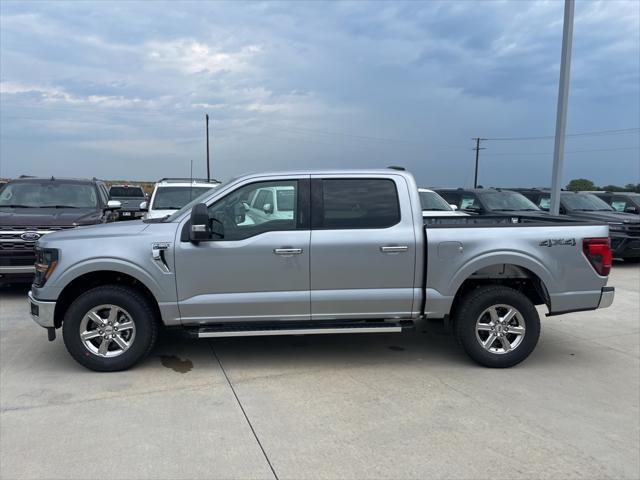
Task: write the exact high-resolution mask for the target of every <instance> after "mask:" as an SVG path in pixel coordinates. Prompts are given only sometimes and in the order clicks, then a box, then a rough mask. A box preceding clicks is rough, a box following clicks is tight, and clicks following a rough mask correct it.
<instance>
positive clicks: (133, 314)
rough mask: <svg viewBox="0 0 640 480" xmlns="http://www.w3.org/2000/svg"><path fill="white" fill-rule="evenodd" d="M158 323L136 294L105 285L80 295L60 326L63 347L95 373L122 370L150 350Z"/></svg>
mask: <svg viewBox="0 0 640 480" xmlns="http://www.w3.org/2000/svg"><path fill="white" fill-rule="evenodd" d="M157 331H158V329H157V324H156V320H155V318H154V313H153V309H152V307H151V305H150V304H149V302H148V300H147V299H146V298H145V297H144V296H142V295H140V294H139V293H138V292H137V291H135V290H133V289H130V288H126V287H121V286H118V285H106V286H101V287H97V288H94V289H91V290H89V291H87V292H85V293H83V294H82V295H80V296H79V297H78V298H77V299H76V300H75V301H74V302H73V303H72V304H71V306H70V307H69V309H68V310H67V312H66V314H65V317H64V321H63V323H62V336H63V338H64V344H65V346H66V347H67V350H68V351H69V353H70V354H71V356H72V357H73V358H74V359H75V360H76V361H77V362H78V363H80V364H81V365H83V366H85V367H87V368H89V369H91V370H96V371H102V372H109V371H117V370H125V369H127V368H130V367H131V366H133V365H135V364H136V363H137V362H139V361H140V360H142V359H143V358H144V357H145V356H146V355H147V354H148V353H149V352H150V351H151V349H152V348H153V345H154V343H155V340H156V337H157Z"/></svg>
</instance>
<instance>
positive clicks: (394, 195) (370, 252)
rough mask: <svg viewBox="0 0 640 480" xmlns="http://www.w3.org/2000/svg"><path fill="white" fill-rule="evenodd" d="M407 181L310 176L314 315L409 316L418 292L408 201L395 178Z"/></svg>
mask: <svg viewBox="0 0 640 480" xmlns="http://www.w3.org/2000/svg"><path fill="white" fill-rule="evenodd" d="M404 181H405V180H404V178H403V177H400V176H399V177H397V178H395V179H390V178H389V177H388V176H387V177H380V178H375V177H374V178H369V177H362V178H348V179H346V178H339V176H312V208H311V212H312V219H311V222H312V231H311V317H312V319H313V320H331V319H375V318H403V317H404V318H406V317H410V316H411V312H412V309H413V302H414V299H416V300H417V299H419V298H420V291H419V289H416V288H414V287H415V285H414V276H415V262H416V232H415V229H414V219H413V217H412V213H411V212H412V206H411V201H410V198H409V195H408V191H407V187H406V184H405V185H401V188H398V186H397V183H396V182H404ZM414 208H418V209H420V206H419V205H416V206H415V207H414ZM419 228H422V225H421V224H420V225H419Z"/></svg>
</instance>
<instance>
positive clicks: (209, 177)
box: [204, 113, 211, 182]
mask: <svg viewBox="0 0 640 480" xmlns="http://www.w3.org/2000/svg"><path fill="white" fill-rule="evenodd" d="M204 116H205V118H206V123H207V182H208V181H210V180H211V170H210V167H209V114H208V113H205V115H204Z"/></svg>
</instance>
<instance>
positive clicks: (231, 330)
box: [190, 321, 413, 338]
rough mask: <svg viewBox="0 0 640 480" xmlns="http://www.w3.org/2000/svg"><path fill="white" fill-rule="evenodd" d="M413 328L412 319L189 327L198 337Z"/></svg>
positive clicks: (307, 333) (364, 331)
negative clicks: (399, 320)
mask: <svg viewBox="0 0 640 480" xmlns="http://www.w3.org/2000/svg"><path fill="white" fill-rule="evenodd" d="M412 328H413V322H412V321H401V322H363V323H353V322H351V323H331V324H313V325H292V324H291V323H287V324H286V325H277V324H276V325H273V324H269V325H265V324H258V325H251V324H243V325H229V324H227V325H220V326H207V327H202V328H199V329H193V330H191V329H190V333H192V334H193V335H194V336H196V337H198V338H220V337H266V336H275V335H324V334H341V333H398V332H402V331H403V330H409V329H412Z"/></svg>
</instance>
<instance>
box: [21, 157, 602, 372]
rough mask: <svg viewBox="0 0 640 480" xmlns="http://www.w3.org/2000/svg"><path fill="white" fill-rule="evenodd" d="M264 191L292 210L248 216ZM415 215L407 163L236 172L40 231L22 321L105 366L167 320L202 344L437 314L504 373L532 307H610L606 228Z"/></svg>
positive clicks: (524, 335) (128, 357)
mask: <svg viewBox="0 0 640 480" xmlns="http://www.w3.org/2000/svg"><path fill="white" fill-rule="evenodd" d="M264 191H275V192H279V191H282V192H287V193H286V202H287V203H286V204H287V205H289V206H290V207H291V209H290V214H287V215H281V214H278V215H274V216H273V217H271V215H272V214H271V213H270V211H272V209H270V208H263V209H261V210H259V215H254V213H255V212H254V210H255V208H254V207H252V206H251V205H252V203H255V199H256V195H259V194H260V193H261V192H264ZM283 198H285V197H283ZM254 206H255V205H254ZM421 210H422V209H421V205H420V197H419V193H418V188H417V186H416V184H415V181H414V179H413V176H411V175H410V174H409V173H407V172H405V171H402V170H397V169H388V170H366V171H326V172H302V173H268V174H253V175H246V176H243V177H240V178H237V179H234V180H231V181H229V182H227V183H226V184H223V185H221V186H219V187H218V188H216V189H215V190H211V191H209V192H206V193H204V194H203V195H202V196H200V197H198V198H196V199H194V201H193V202H191V203H190V204H188V205H186V206H185V207H184V208H182V209H181V210H179V211H177V212H176V213H174V214H173V215H170V216H168V217H165V218H162V219H154V220H144V221H132V222H122V223H114V224H110V225H102V226H92V227H83V228H78V229H74V230H68V231H63V232H56V233H52V234H49V235H47V236H45V237H43V238H42V239H40V240H39V241H38V245H37V260H36V278H35V281H34V284H33V286H32V291H31V292H29V304H30V312H31V316H32V317H33V319H34V320H35V321H36V322H37V323H38V324H40V325H41V326H43V327H45V328H47V329H48V333H49V339H50V340H53V339H55V335H56V329H58V328H62V336H63V339H64V343H65V345H66V347H67V349H68V351H69V353H70V354H71V355H72V356H73V357H74V358H75V359H76V360H77V361H78V362H79V363H81V364H82V365H84V366H85V367H88V368H90V369H93V370H99V371H113V370H122V369H126V368H129V367H131V366H132V365H134V364H135V363H136V362H138V361H140V360H141V359H142V358H143V357H144V356H145V355H147V354H148V353H149V352H150V350H151V349H152V347H153V345H154V342H155V340H156V336H157V332H158V330H159V327H160V326H161V325H164V326H166V327H179V328H181V329H183V330H185V331H187V332H189V333H190V334H192V335H194V336H196V337H200V338H211V337H229V336H250V335H286V334H321V333H333V334H338V333H358V332H362V333H373V332H400V331H402V330H404V329H407V328H411V326H412V325H413V324H414V322H415V321H418V320H419V319H422V318H434V319H443V320H445V321H446V322H447V325H449V326H450V328H451V329H452V331H453V333H454V335H455V337H456V338H457V340H458V341H459V343H460V344H461V345H462V347H463V348H464V350H465V351H466V352H467V353H468V354H469V356H470V357H471V358H472V359H473V360H475V361H476V362H478V363H480V364H482V365H485V366H490V367H509V366H512V365H515V364H517V363H519V362H521V361H522V360H524V359H525V358H526V357H527V356H528V355H529V354H530V353H531V352H532V351H533V349H534V347H535V345H536V343H537V341H538V336H539V333H540V320H539V317H538V313H537V310H536V308H535V306H536V305H546V307H547V309H548V311H549V315H557V314H562V313H566V312H573V311H579V310H593V309H596V308H603V307H608V306H609V305H611V303H612V302H613V297H614V289H613V287H607V286H606V284H607V276H608V274H609V270H610V268H611V250H610V248H609V237H608V227H607V226H606V225H601V224H597V223H586V222H576V221H570V220H566V219H565V220H560V219H558V218H557V217H553V216H549V217H548V218H547V219H542V218H540V217H538V218H530V217H526V216H511V217H510V216H504V215H503V216H495V217H491V216H469V217H459V216H458V217H453V216H452V217H432V218H425V219H424V220H423V216H422V211H421ZM252 215H253V216H252ZM98 245H99V248H98V247H97V246H98Z"/></svg>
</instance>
